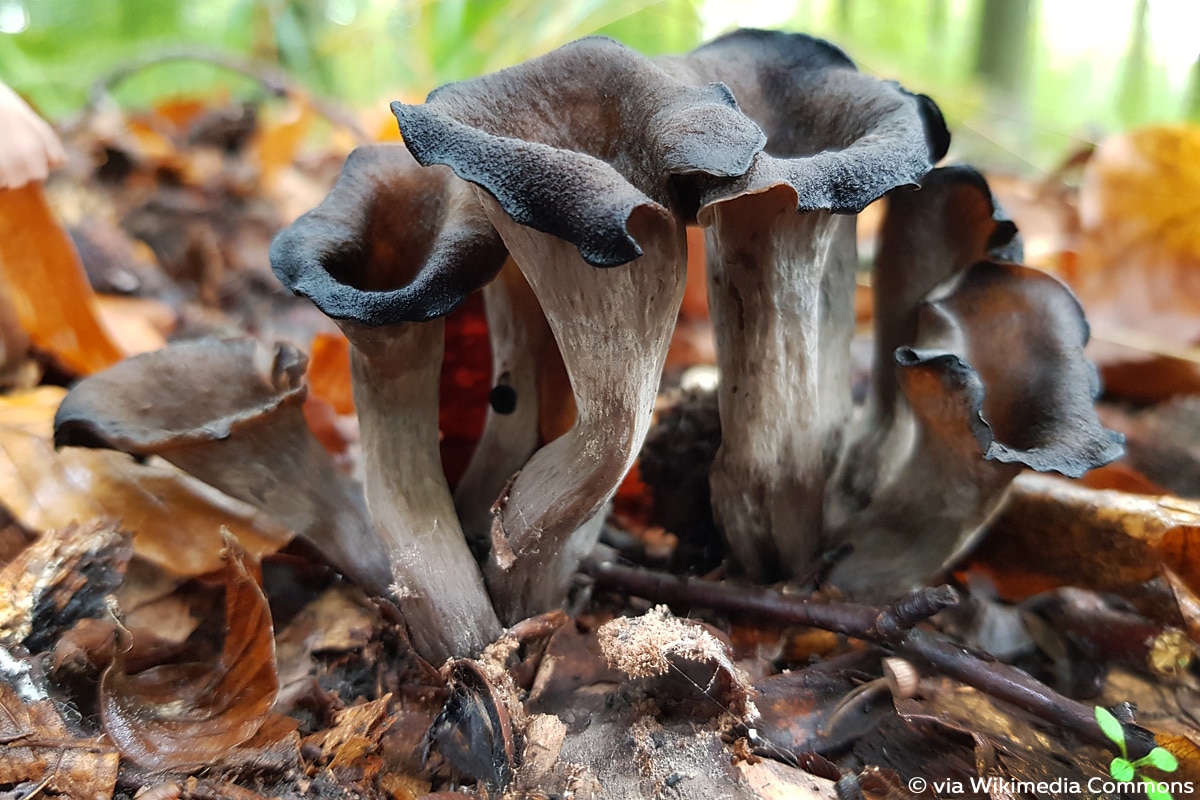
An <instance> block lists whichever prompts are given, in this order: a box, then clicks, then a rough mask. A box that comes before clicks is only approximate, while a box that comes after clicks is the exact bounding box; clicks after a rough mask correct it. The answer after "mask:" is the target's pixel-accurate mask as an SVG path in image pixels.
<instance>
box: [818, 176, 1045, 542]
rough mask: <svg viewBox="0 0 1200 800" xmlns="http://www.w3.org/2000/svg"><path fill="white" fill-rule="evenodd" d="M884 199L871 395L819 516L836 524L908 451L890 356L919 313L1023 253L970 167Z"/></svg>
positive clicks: (909, 340)
mask: <svg viewBox="0 0 1200 800" xmlns="http://www.w3.org/2000/svg"><path fill="white" fill-rule="evenodd" d="M887 202H888V211H887V215H886V216H885V217H884V222H883V227H882V230H881V233H880V239H879V247H878V250H877V254H876V257H875V264H874V269H873V270H872V272H871V285H872V287H873V289H874V292H873V300H874V306H875V308H874V324H875V337H874V338H875V360H874V364H873V366H872V373H871V391H870V393H869V394H868V396H867V408H866V412H865V413H864V415H863V417H862V419H861V420H860V421H859V423H858V424H857V425H856V426H854V428H853V429H852V430H851V431H850V434H849V440H850V441H849V446H848V447H847V449H846V452H845V453H844V454H843V456H842V458H841V462H840V464H839V466H838V471H837V474H836V475H835V476H834V477H833V479H832V481H831V487H830V489H829V491H828V492H827V493H826V502H827V507H826V513H825V517H826V521H827V523H833V524H834V525H839V524H841V520H843V519H844V517H845V515H846V514H847V513H850V512H851V511H852V510H855V509H859V508H862V507H863V506H865V505H866V504H867V502H868V501H869V500H870V498H871V497H872V496H873V495H874V493H875V491H876V490H877V489H878V487H879V482H880V481H881V480H884V479H885V476H886V475H888V474H889V473H890V472H891V471H892V470H894V469H897V468H899V467H898V464H899V463H900V462H901V461H902V460H903V459H904V458H905V457H906V456H907V452H908V450H907V447H908V442H909V441H910V440H911V437H912V425H913V418H912V415H911V414H910V413H909V409H908V406H907V405H906V403H905V400H904V398H903V396H902V395H900V393H899V391H900V390H899V376H898V373H897V372H896V365H895V358H894V353H895V352H896V349H897V348H899V347H906V346H910V345H912V344H913V342H914V341H916V336H917V324H918V318H919V313H920V310H921V307H922V304H923V303H924V302H925V300H926V299H927V297H928V296H929V294H930V293H931V292H933V291H934V290H935V289H936V288H937V287H938V286H941V285H942V284H945V283H946V282H948V281H950V280H951V279H952V278H953V277H954V276H955V275H958V274H959V273H961V272H962V271H963V270H965V269H967V267H969V266H971V265H972V264H975V263H976V262H978V261H981V260H985V259H989V258H994V259H1000V260H1008V261H1019V260H1020V259H1021V249H1022V248H1021V240H1020V237H1019V235H1018V234H1017V228H1016V226H1015V225H1014V224H1013V223H1012V221H1011V220H1010V219H1009V218H1008V216H1007V215H1006V214H1005V213H1004V211H1003V209H1001V208H1000V207H999V205H997V203H996V200H995V198H994V197H992V193H991V190H990V189H989V188H988V185H987V181H985V180H984V178H983V176H982V175H980V174H979V173H978V172H976V171H975V170H974V169H972V168H971V167H968V166H961V165H956V166H950V167H943V168H940V169H935V170H934V171H932V172H930V173H929V174H928V175H926V176H925V178H924V179H923V180H922V181H921V187H920V189H918V190H909V189H901V190H897V191H895V192H893V193H892V194H891V195H890V196H889V197H888V201H887Z"/></svg>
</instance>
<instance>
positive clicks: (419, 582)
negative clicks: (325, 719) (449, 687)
mask: <svg viewBox="0 0 1200 800" xmlns="http://www.w3.org/2000/svg"><path fill="white" fill-rule="evenodd" d="M342 326H343V330H345V332H346V334H347V336H348V337H349V339H350V342H351V344H352V345H353V349H352V350H351V353H350V364H351V370H352V376H353V382H354V403H355V407H356V409H357V410H358V420H359V425H360V428H361V431H362V443H363V467H364V469H363V472H364V474H365V475H366V485H365V491H366V497H367V508H368V510H369V511H370V514H371V520H372V522H373V524H374V526H375V530H376V532H377V533H378V534H379V537H380V539H381V540H382V541H383V542H384V547H385V549H386V550H387V552H388V555H389V558H390V560H391V568H392V576H393V577H394V578H395V581H396V583H395V594H396V597H397V601H398V603H399V605H400V609H401V610H402V611H403V613H404V618H405V621H406V622H407V623H408V629H409V633H410V634H411V636H412V640H413V644H414V646H415V647H416V649H417V652H419V653H420V654H421V655H422V656H424V657H425V658H426V659H429V660H430V661H432V662H434V663H441V662H442V661H444V660H445V659H447V658H450V657H464V656H471V655H475V654H477V653H479V652H480V651H481V650H482V649H483V648H484V647H485V646H486V645H487V644H489V643H491V642H492V641H494V640H495V639H496V638H497V637H498V636H499V635H500V623H499V622H498V621H497V620H496V614H495V612H494V611H493V610H492V606H491V603H490V602H489V601H488V596H487V593H486V592H485V591H484V587H483V580H482V576H481V575H480V572H479V568H478V566H477V565H476V563H475V560H474V559H473V558H472V556H471V552H470V550H469V549H468V548H467V543H466V540H465V539H464V538H463V533H462V529H461V528H460V527H459V524H458V517H457V515H456V514H455V512H454V502H453V500H452V499H451V497H450V488H449V487H448V486H447V484H446V478H445V475H444V474H443V472H442V465H441V459H440V456H439V454H438V422H437V419H438V371H439V369H440V367H441V363H442V350H443V346H444V342H443V334H444V331H445V321H444V319H443V318H438V319H436V320H432V321H430V322H411V323H400V324H397V325H389V326H384V327H380V328H368V327H366V326H362V325H359V324H356V323H350V322H345V321H343V322H342Z"/></svg>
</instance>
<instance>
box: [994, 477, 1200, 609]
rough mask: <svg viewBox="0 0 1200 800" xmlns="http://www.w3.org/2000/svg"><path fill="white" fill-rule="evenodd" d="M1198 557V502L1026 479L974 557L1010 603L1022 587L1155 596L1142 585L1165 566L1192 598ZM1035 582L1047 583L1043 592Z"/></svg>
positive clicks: (1199, 579) (1199, 578)
mask: <svg viewBox="0 0 1200 800" xmlns="http://www.w3.org/2000/svg"><path fill="white" fill-rule="evenodd" d="M1198 550H1200V503H1198V502H1195V501H1191V500H1185V499H1182V498H1179V497H1172V496H1170V495H1166V496H1162V497H1148V496H1145V495H1134V494H1126V493H1125V492H1117V491H1111V490H1096V489H1089V488H1086V487H1084V486H1080V485H1078V484H1076V483H1072V482H1068V481H1065V480H1061V479H1058V478H1051V477H1047V476H1043V475H1034V474H1030V473H1026V474H1023V475H1021V476H1019V477H1018V478H1017V479H1016V481H1014V482H1013V487H1012V491H1011V494H1010V499H1009V503H1008V505H1007V506H1006V508H1005V509H1004V510H1003V511H1002V512H1001V513H1000V514H999V515H998V517H997V518H996V519H995V520H994V521H993V523H992V525H991V526H990V529H989V533H988V534H987V538H986V539H985V541H984V542H983V544H982V545H981V546H980V548H979V550H978V551H977V552H976V554H975V557H976V558H977V559H978V560H979V561H980V562H982V563H983V564H985V565H987V566H989V567H991V569H992V570H993V578H994V579H995V580H996V581H997V585H998V587H999V588H1000V590H1001V593H1002V595H1004V596H1006V597H1008V598H1010V599H1012V598H1014V597H1018V596H1020V595H1021V594H1022V591H1020V590H1016V591H1014V588H1015V587H1016V586H1018V585H1024V586H1027V587H1030V588H1037V589H1038V590H1041V589H1045V588H1046V587H1047V585H1053V584H1055V583H1057V584H1059V585H1063V584H1069V585H1072V586H1078V587H1081V588H1087V589H1095V590H1097V591H1115V592H1121V593H1124V594H1126V595H1127V596H1130V597H1131V598H1133V599H1135V600H1136V599H1139V598H1147V597H1149V596H1150V595H1151V594H1152V591H1151V590H1149V589H1148V588H1147V586H1146V585H1145V584H1146V583H1148V582H1149V581H1151V580H1153V579H1154V578H1156V577H1157V576H1158V575H1159V572H1160V569H1161V568H1162V567H1163V566H1166V567H1168V568H1170V569H1171V570H1173V571H1174V572H1175V573H1176V574H1177V575H1178V576H1179V579H1180V580H1181V581H1182V582H1183V583H1184V584H1185V585H1186V586H1188V587H1190V588H1191V589H1192V590H1193V591H1195V590H1197V588H1200V561H1197V559H1196V557H1195V553H1196V552H1197V551H1198ZM1030 576H1036V577H1038V578H1042V579H1046V580H1045V582H1043V583H1042V584H1041V586H1038V585H1037V584H1038V581H1037V580H1030ZM1010 583H1012V584H1013V585H1011V586H1010V585H1009V584H1010ZM1143 610H1147V609H1143ZM1152 616H1155V617H1156V618H1158V614H1152Z"/></svg>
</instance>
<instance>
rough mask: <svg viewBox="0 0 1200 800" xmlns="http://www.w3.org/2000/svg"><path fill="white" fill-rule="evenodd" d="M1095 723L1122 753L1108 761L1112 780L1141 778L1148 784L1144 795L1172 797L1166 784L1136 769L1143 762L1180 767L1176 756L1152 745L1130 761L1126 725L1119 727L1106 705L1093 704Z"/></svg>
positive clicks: (1165, 769)
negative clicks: (1139, 756)
mask: <svg viewBox="0 0 1200 800" xmlns="http://www.w3.org/2000/svg"><path fill="white" fill-rule="evenodd" d="M1096 724H1098V725H1099V726H1100V730H1101V731H1103V732H1104V735H1105V736H1106V737H1107V738H1108V739H1109V741H1111V742H1113V743H1114V744H1115V745H1116V746H1117V747H1118V748H1120V750H1121V755H1120V756H1118V757H1116V758H1114V759H1113V760H1112V762H1111V763H1110V764H1109V765H1108V774H1109V775H1111V776H1112V777H1113V779H1114V780H1116V781H1118V782H1120V783H1129V782H1130V781H1132V780H1133V779H1134V778H1135V777H1136V778H1141V779H1142V781H1143V782H1144V783H1146V784H1148V786H1147V787H1146V797H1148V798H1150V800H1174V798H1172V797H1171V793H1170V792H1168V791H1167V789H1166V786H1165V784H1161V783H1159V782H1158V781H1156V780H1154V779H1153V778H1147V777H1146V776H1145V775H1139V774H1138V770H1139V769H1141V768H1142V767H1145V766H1151V767H1154V768H1155V769H1158V770H1161V771H1163V772H1174V771H1175V770H1177V769H1179V762H1178V761H1176V760H1175V756H1173V755H1171V754H1170V753H1169V752H1167V751H1166V750H1164V749H1163V748H1161V747H1155V748H1154V749H1153V750H1151V751H1150V752H1149V753H1147V754H1146V755H1144V756H1142V757H1141V758H1139V759H1137V760H1136V761H1130V760H1129V751H1128V750H1127V749H1126V747H1125V729H1124V728H1123V727H1121V723H1120V721H1119V720H1117V718H1116V717H1114V716H1113V715H1112V713H1111V712H1110V711H1109V710H1108V709H1107V708H1103V707H1101V706H1096Z"/></svg>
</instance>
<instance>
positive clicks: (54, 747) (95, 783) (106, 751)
mask: <svg viewBox="0 0 1200 800" xmlns="http://www.w3.org/2000/svg"><path fill="white" fill-rule="evenodd" d="M0 742H3V743H4V744H3V745H0V750H2V755H0V786H11V785H13V784H17V785H22V784H24V786H23V787H22V788H24V789H25V790H26V791H24V792H18V793H17V796H25V797H32V796H33V795H34V794H35V793H37V791H40V790H44V791H45V792H46V793H47V794H50V795H61V796H63V797H69V798H81V799H83V798H89V799H90V798H96V800H102V799H103V800H107V798H110V797H112V796H113V791H114V789H115V788H116V783H117V764H118V761H119V756H118V754H117V752H116V751H115V750H114V749H113V747H112V745H111V744H109V743H108V742H106V741H105V740H103V739H85V738H81V737H77V736H75V735H74V734H72V733H71V731H70V730H69V729H68V728H67V726H66V723H64V721H63V719H62V717H61V715H60V714H59V713H58V710H57V709H55V707H54V704H53V703H52V702H51V701H49V700H44V699H42V700H34V699H26V698H23V697H22V696H21V695H20V694H19V693H18V692H17V691H16V690H15V689H13V687H11V686H9V685H8V684H7V683H4V682H3V681H0Z"/></svg>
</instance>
